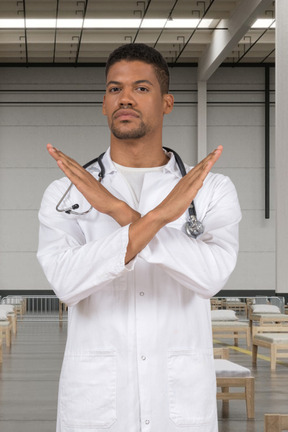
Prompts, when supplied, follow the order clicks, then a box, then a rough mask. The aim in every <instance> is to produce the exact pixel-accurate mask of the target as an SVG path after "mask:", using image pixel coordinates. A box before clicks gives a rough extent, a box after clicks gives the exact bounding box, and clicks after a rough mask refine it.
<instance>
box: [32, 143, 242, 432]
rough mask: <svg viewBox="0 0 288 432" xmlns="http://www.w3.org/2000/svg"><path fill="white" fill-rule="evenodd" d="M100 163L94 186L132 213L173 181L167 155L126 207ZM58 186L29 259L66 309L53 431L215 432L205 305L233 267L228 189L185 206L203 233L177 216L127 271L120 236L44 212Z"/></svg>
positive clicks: (81, 219) (215, 189)
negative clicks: (99, 184) (192, 233)
mask: <svg viewBox="0 0 288 432" xmlns="http://www.w3.org/2000/svg"><path fill="white" fill-rule="evenodd" d="M103 162H104V165H105V168H106V175H105V178H104V181H103V185H104V186H105V187H106V188H107V189H108V190H109V191H110V192H111V193H112V194H114V195H115V196H116V197H118V198H120V199H122V200H124V201H126V202H127V203H128V204H129V205H130V206H131V207H133V208H135V209H137V210H138V211H139V212H140V213H141V214H142V215H144V214H146V213H147V212H148V211H149V210H151V209H153V208H154V207H155V206H156V205H157V204H159V203H160V202H161V201H162V200H163V199H164V197H165V196H166V195H167V194H168V193H169V191H170V190H171V189H172V188H173V187H174V186H175V184H176V183H177V182H178V181H179V179H180V178H181V174H180V172H179V169H178V167H177V165H176V163H175V159H174V156H172V157H171V159H170V161H169V162H168V164H167V165H166V166H165V167H163V170H162V171H160V172H152V173H147V174H145V178H144V183H143V188H142V192H141V198H140V202H139V206H138V207H137V206H136V203H135V202H133V198H132V194H131V192H130V190H129V188H128V185H127V183H126V182H125V180H124V178H123V177H122V175H121V174H120V173H119V172H117V170H116V168H115V166H114V164H113V162H112V161H111V159H110V152H109V151H108V152H106V154H105V156H104V159H103ZM91 172H92V173H94V174H95V176H96V175H97V173H98V165H97V164H95V166H94V168H92V169H91ZM68 184H69V181H68V180H67V179H66V178H64V179H61V180H59V181H55V182H54V183H52V185H50V186H49V187H48V189H47V190H46V192H45V195H44V198H43V202H42V205H41V210H40V213H39V219H40V239H39V251H38V259H39V261H40V263H41V265H42V267H43V270H44V272H45V274H46V276H47V278H48V281H49V282H50V283H51V285H52V287H53V289H54V291H55V293H56V294H57V296H59V298H60V299H61V300H62V301H63V302H65V303H66V304H68V306H69V319H68V337H67V345H66V350H65V355H64V360H63V366H62V372H61V378H60V383H59V402H58V420H57V432H101V431H102V432H103V431H109V432H140V431H141V432H179V431H184V430H185V432H192V431H193V432H216V431H217V410H216V397H215V394H216V388H215V373H214V366H213V346H212V336H211V322H210V302H209V298H210V297H211V296H213V295H214V294H215V293H217V291H219V290H220V289H221V288H222V287H223V286H224V284H225V282H226V281H227V279H228V277H229V275H230V274H231V272H232V271H233V269H234V266H235V263H236V257H237V252H238V222H239V220H240V218H241V213H240V209H239V204H238V199H237V194H236V191H235V188H234V186H233V184H232V183H231V181H230V180H229V179H228V178H227V177H224V176H222V175H215V174H209V175H208V177H207V179H206V180H205V182H204V185H203V187H202V189H201V190H200V191H199V192H198V195H197V197H196V199H195V205H196V211H197V216H198V218H199V219H200V220H202V221H203V224H204V226H205V232H204V234H203V235H202V236H200V237H198V239H191V238H189V237H188V236H187V235H186V234H185V233H184V230H183V225H184V224H185V222H186V220H187V212H185V214H183V215H182V216H181V217H180V218H179V219H178V220H177V221H175V222H173V223H170V224H168V225H167V226H165V227H164V228H162V229H161V230H160V231H159V232H158V234H157V235H156V236H155V237H154V239H153V240H152V241H151V242H150V243H149V244H148V245H147V246H146V247H145V249H144V250H142V251H141V252H140V253H139V254H138V255H137V257H136V258H135V259H134V260H132V261H131V262H130V263H129V264H128V265H126V266H125V264H124V258H125V253H126V247H127V243H128V229H129V226H125V227H120V226H119V225H118V224H117V222H115V220H114V219H112V218H111V217H109V216H107V215H104V214H101V213H99V212H97V211H96V210H94V209H93V210H92V211H91V212H90V213H88V214H86V215H84V216H75V215H67V214H65V213H58V212H57V211H56V210H55V206H56V204H57V202H58V201H59V199H60V197H61V196H62V194H63V192H64V191H65V189H66V187H67V185H68ZM74 203H78V204H79V206H80V208H79V211H84V210H85V209H87V208H89V204H88V203H87V202H86V200H85V198H84V197H83V196H82V195H81V194H80V193H79V192H78V191H77V189H76V188H75V187H73V188H72V190H71V193H70V195H69V197H68V199H66V200H65V203H64V205H65V206H67V205H68V206H69V205H72V204H74Z"/></svg>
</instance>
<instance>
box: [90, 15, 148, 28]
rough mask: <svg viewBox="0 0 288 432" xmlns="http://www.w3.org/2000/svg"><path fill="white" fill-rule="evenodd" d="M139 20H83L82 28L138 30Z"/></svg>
mask: <svg viewBox="0 0 288 432" xmlns="http://www.w3.org/2000/svg"><path fill="white" fill-rule="evenodd" d="M140 23H141V19H139V18H137V19H85V21H84V26H83V27H84V28H95V29H97V28H101V29H103V28H109V29H112V28H138V27H139V25H140Z"/></svg>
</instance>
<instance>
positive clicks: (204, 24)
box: [166, 18, 213, 29]
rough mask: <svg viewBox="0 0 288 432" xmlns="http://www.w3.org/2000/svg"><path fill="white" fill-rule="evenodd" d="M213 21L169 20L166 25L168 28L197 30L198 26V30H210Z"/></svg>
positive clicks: (195, 19) (194, 19)
mask: <svg viewBox="0 0 288 432" xmlns="http://www.w3.org/2000/svg"><path fill="white" fill-rule="evenodd" d="M212 21H213V20H212V19H203V20H202V21H201V20H200V19H197V18H192V19H172V20H168V21H167V24H166V28H188V29H189V28H196V27H197V25H198V28H208V27H209V26H210V25H211V23H212Z"/></svg>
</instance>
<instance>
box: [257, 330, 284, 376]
mask: <svg viewBox="0 0 288 432" xmlns="http://www.w3.org/2000/svg"><path fill="white" fill-rule="evenodd" d="M265 329H268V332H267V333H266V332H263V333H257V334H256V335H255V336H254V337H253V347H252V363H253V365H254V366H256V364H257V353H258V347H259V346H260V347H263V348H268V349H270V362H271V370H272V371H274V370H276V362H277V359H279V358H288V332H287V328H286V329H285V327H284V330H282V332H281V331H279V332H277V333H276V332H274V331H273V329H274V327H265ZM282 329H283V327H282ZM269 330H270V332H269ZM278 330H281V327H278Z"/></svg>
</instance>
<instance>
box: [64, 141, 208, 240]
mask: <svg viewBox="0 0 288 432" xmlns="http://www.w3.org/2000/svg"><path fill="white" fill-rule="evenodd" d="M163 149H164V150H166V151H167V152H171V153H173V154H174V157H175V160H176V163H177V165H178V167H179V169H180V172H181V175H182V177H184V176H185V175H186V174H187V173H186V170H185V167H184V164H183V161H182V159H181V158H180V156H179V155H178V153H176V152H175V151H174V150H171V149H170V148H168V147H163ZM104 154H105V153H102V154H101V155H100V156H98V157H97V158H95V159H93V160H91V161H89V162H87V163H86V164H85V165H83V168H85V169H86V168H88V167H89V166H90V165H93V164H95V163H96V162H98V165H99V168H100V172H99V174H98V181H99V182H100V183H101V182H102V180H103V178H104V176H105V167H104V164H103V161H102V159H103V156H104ZM72 186H73V183H72V182H71V184H70V185H69V187H68V188H67V190H66V191H65V192H64V194H63V196H62V198H61V199H60V201H59V202H58V204H57V205H56V210H57V211H58V212H64V213H67V214H75V215H78V216H82V215H85V214H87V213H89V212H90V211H91V210H92V209H93V207H92V206H91V207H90V208H89V209H88V210H86V211H84V212H77V211H75V210H77V209H78V208H79V204H73V205H72V206H71V207H67V208H62V209H60V205H61V204H62V202H63V201H64V199H65V198H66V196H67V195H68V193H69V192H70V189H71V188H72ZM188 213H189V216H188V220H187V222H186V223H185V232H186V234H187V235H188V236H189V237H193V238H196V237H198V236H199V235H200V234H203V232H204V227H203V224H202V222H200V221H199V220H198V219H197V215H196V209H195V204H194V201H192V202H191V204H190V206H189V207H188Z"/></svg>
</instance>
